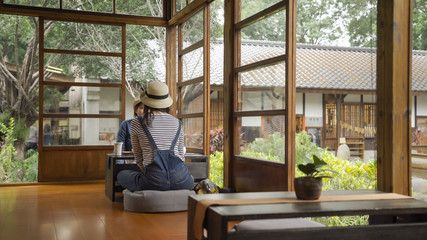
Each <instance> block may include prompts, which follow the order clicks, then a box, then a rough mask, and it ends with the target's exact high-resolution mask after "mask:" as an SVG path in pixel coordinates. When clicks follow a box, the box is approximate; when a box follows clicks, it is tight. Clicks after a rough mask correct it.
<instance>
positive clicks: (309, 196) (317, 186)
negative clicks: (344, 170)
mask: <svg viewBox="0 0 427 240" xmlns="http://www.w3.org/2000/svg"><path fill="white" fill-rule="evenodd" d="M301 157H302V159H304V160H305V161H306V162H307V163H305V164H298V169H299V170H301V172H303V173H304V174H305V176H303V177H298V178H295V179H294V185H295V194H296V196H297V199H301V200H316V199H319V197H320V194H321V193H322V180H323V178H331V176H328V175H325V174H324V173H325V172H332V173H336V172H335V171H333V170H331V169H324V167H325V166H327V165H328V164H327V163H326V162H325V161H323V160H322V159H320V158H319V157H318V156H316V155H313V161H311V160H310V159H309V158H307V157H306V156H303V155H301Z"/></svg>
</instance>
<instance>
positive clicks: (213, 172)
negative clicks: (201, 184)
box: [209, 151, 224, 188]
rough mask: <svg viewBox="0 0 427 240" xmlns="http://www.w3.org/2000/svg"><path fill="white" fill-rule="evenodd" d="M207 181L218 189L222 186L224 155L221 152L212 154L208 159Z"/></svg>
mask: <svg viewBox="0 0 427 240" xmlns="http://www.w3.org/2000/svg"><path fill="white" fill-rule="evenodd" d="M209 179H210V180H211V181H212V182H214V183H215V184H216V185H218V187H220V188H222V187H223V185H224V182H223V179H224V155H223V152H218V151H216V152H214V153H213V154H211V155H210V158H209Z"/></svg>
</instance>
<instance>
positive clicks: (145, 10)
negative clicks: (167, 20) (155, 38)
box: [116, 0, 163, 17]
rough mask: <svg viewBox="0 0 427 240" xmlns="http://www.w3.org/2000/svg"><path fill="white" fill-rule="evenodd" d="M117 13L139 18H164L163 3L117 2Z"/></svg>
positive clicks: (119, 0)
mask: <svg viewBox="0 0 427 240" xmlns="http://www.w3.org/2000/svg"><path fill="white" fill-rule="evenodd" d="M116 12H117V13H119V14H128V15H139V16H152V17H162V16H163V1H139V0H130V1H129V0H116Z"/></svg>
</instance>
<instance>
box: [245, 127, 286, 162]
mask: <svg viewBox="0 0 427 240" xmlns="http://www.w3.org/2000/svg"><path fill="white" fill-rule="evenodd" d="M241 155H243V156H248V157H257V158H263V159H268V160H272V161H281V162H283V161H284V159H285V138H284V137H283V136H282V134H281V133H280V132H275V133H273V134H271V135H269V136H268V137H267V138H262V139H257V140H255V141H254V142H251V143H249V145H248V146H247V148H246V149H245V150H243V151H242V152H241Z"/></svg>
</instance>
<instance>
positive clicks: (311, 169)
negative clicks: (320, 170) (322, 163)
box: [298, 163, 317, 176]
mask: <svg viewBox="0 0 427 240" xmlns="http://www.w3.org/2000/svg"><path fill="white" fill-rule="evenodd" d="M298 169H299V170H301V172H303V173H305V174H306V175H307V176H312V175H313V174H314V173H315V172H317V170H316V165H314V164H313V163H308V164H305V165H304V164H299V165H298Z"/></svg>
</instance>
